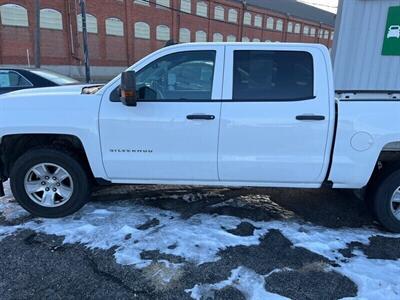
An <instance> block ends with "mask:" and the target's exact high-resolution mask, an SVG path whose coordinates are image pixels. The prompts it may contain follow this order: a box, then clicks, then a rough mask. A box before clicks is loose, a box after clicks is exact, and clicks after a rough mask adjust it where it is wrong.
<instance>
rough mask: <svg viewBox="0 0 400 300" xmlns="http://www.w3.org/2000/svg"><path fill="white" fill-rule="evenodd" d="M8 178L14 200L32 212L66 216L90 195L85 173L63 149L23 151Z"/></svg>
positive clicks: (75, 160)
mask: <svg viewBox="0 0 400 300" xmlns="http://www.w3.org/2000/svg"><path fill="white" fill-rule="evenodd" d="M10 179H11V190H12V192H13V195H14V197H15V198H16V200H17V201H18V202H19V204H20V205H21V206H22V207H23V208H25V209H26V210H27V211H29V212H30V213H32V214H33V215H35V216H40V217H46V218H58V217H64V216H67V215H69V214H72V213H74V212H76V211H77V210H79V209H80V208H81V207H82V206H83V205H84V204H85V203H86V202H87V200H88V199H89V196H90V185H89V180H88V176H87V173H86V172H85V170H84V168H83V167H82V165H81V164H80V163H79V160H78V159H76V158H74V156H73V154H71V153H68V152H65V151H63V150H56V149H47V148H42V149H34V150H30V151H28V152H26V153H25V154H23V155H22V156H21V157H20V158H18V160H17V161H16V162H15V164H14V166H13V168H12V171H11V176H10Z"/></svg>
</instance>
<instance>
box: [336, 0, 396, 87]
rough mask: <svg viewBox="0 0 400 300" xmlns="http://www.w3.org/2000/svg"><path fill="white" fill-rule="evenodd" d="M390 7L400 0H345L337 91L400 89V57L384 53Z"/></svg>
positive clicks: (338, 54)
mask: <svg viewBox="0 0 400 300" xmlns="http://www.w3.org/2000/svg"><path fill="white" fill-rule="evenodd" d="M390 6H400V0H342V11H341V14H340V16H341V17H340V20H337V24H336V27H337V29H336V33H337V34H338V36H337V37H336V38H337V40H336V42H337V46H335V52H334V57H333V59H334V78H335V89H336V90H400V56H382V54H381V53H382V46H383V40H384V35H385V27H386V18H387V13H388V9H389V7H390ZM399 21H400V20H399Z"/></svg>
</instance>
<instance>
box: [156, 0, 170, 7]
mask: <svg viewBox="0 0 400 300" xmlns="http://www.w3.org/2000/svg"><path fill="white" fill-rule="evenodd" d="M156 7H157V8H167V7H169V0H156Z"/></svg>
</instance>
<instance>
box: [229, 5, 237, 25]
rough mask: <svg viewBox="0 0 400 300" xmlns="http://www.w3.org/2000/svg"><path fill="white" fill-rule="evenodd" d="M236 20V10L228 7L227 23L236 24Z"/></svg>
mask: <svg viewBox="0 0 400 300" xmlns="http://www.w3.org/2000/svg"><path fill="white" fill-rule="evenodd" d="M233 17H234V18H233ZM237 22H238V11H237V10H236V9H234V8H229V9H228V23H232V24H237Z"/></svg>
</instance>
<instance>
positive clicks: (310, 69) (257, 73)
mask: <svg viewBox="0 0 400 300" xmlns="http://www.w3.org/2000/svg"><path fill="white" fill-rule="evenodd" d="M313 98H314V64H313V58H312V55H311V54H310V53H308V52H303V51H259V50H243V51H242V50H240V51H234V66H233V99H234V100H248V101H252V100H253V101H254V100H258V101H262V100H265V101H297V100H307V99H313Z"/></svg>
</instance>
